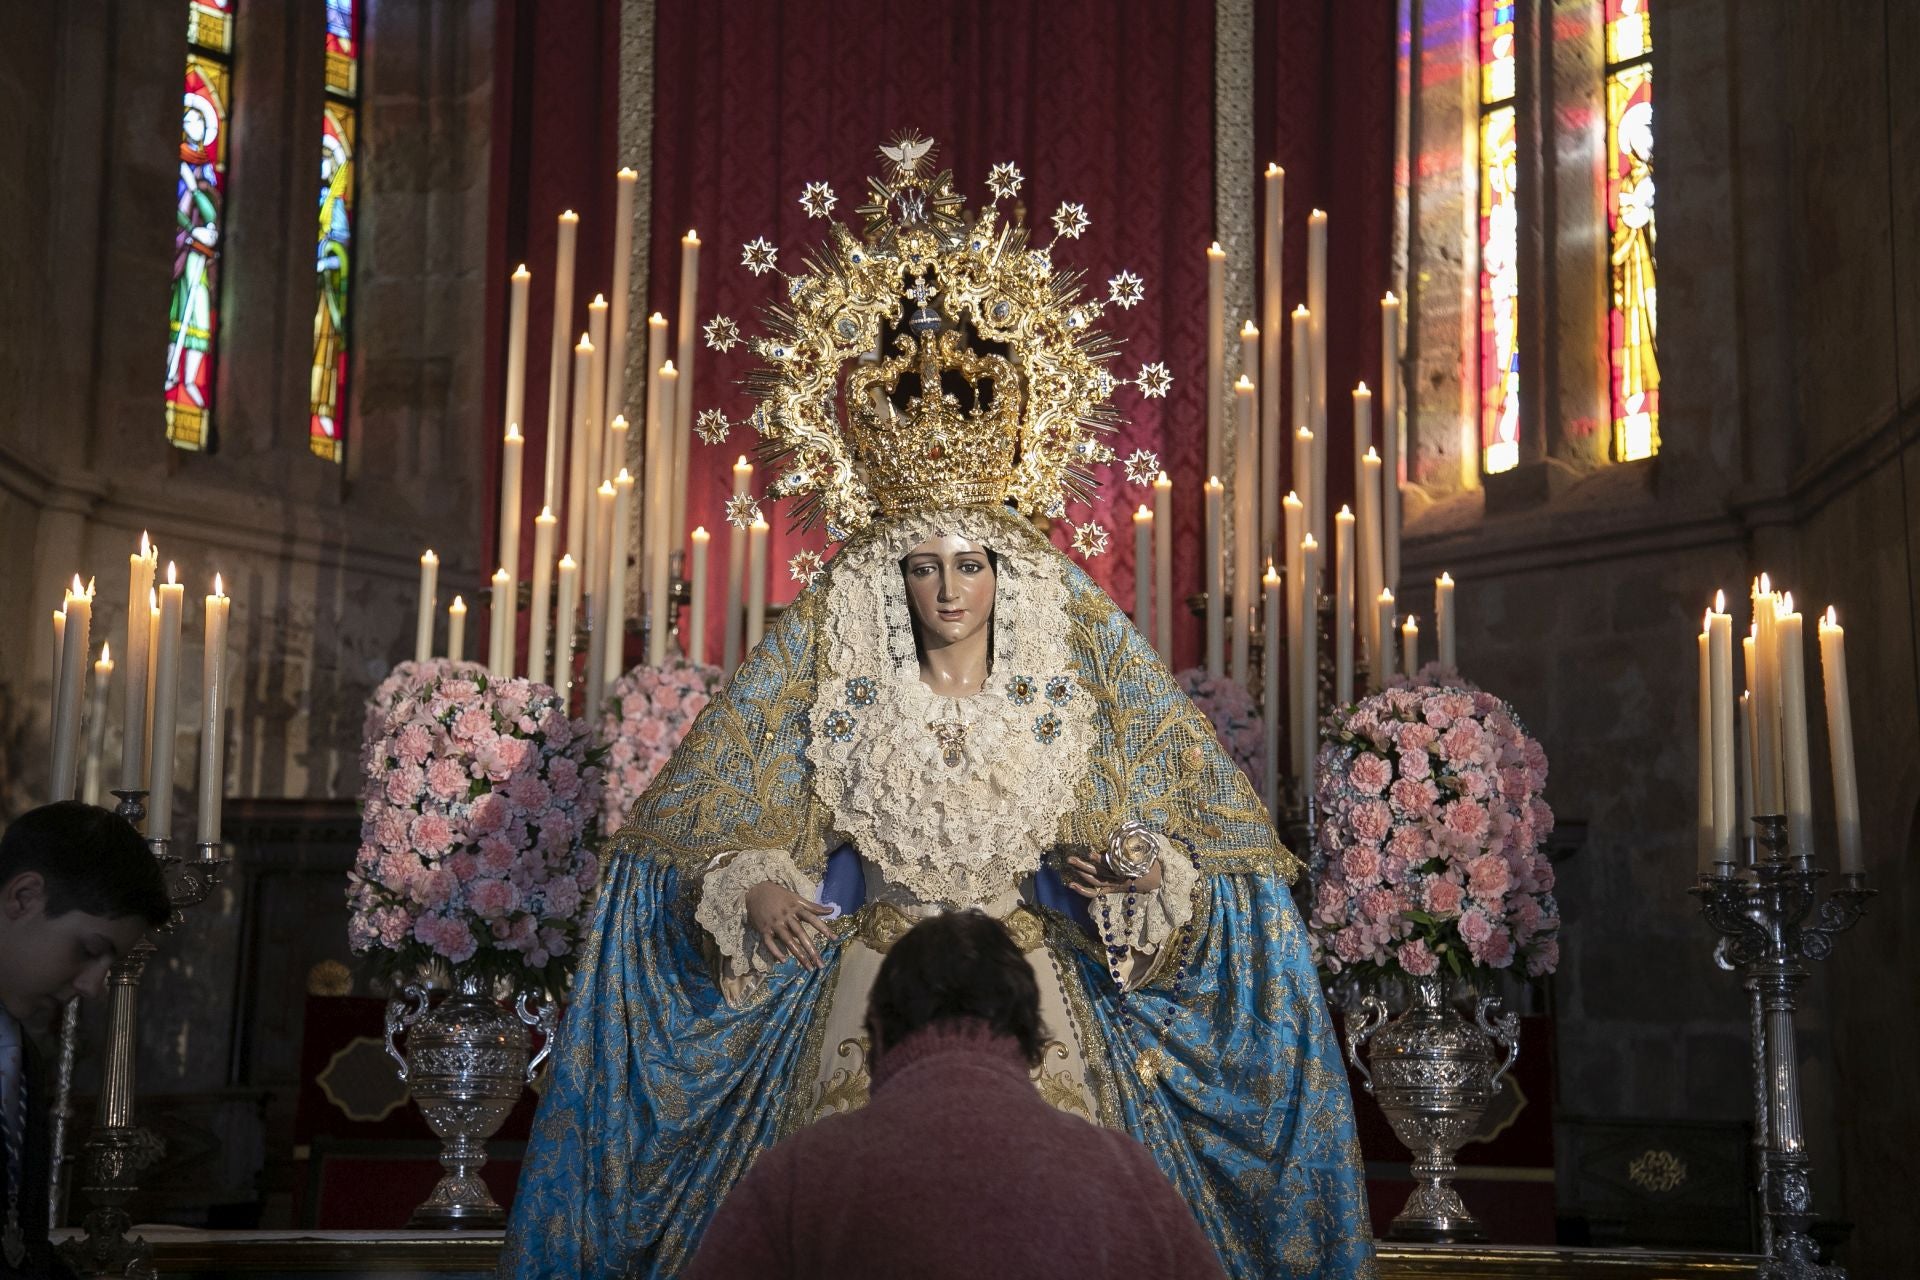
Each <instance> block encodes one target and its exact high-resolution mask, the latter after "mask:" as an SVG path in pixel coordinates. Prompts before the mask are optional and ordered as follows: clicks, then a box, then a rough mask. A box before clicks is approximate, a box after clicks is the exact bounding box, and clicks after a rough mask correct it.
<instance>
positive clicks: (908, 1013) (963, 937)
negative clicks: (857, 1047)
mask: <svg viewBox="0 0 1920 1280" xmlns="http://www.w3.org/2000/svg"><path fill="white" fill-rule="evenodd" d="M867 1014H868V1018H869V1019H870V1020H871V1023H872V1027H873V1030H874V1032H875V1033H877V1035H878V1038H879V1040H880V1043H881V1046H882V1048H881V1051H882V1052H883V1053H884V1052H885V1048H886V1046H889V1045H897V1044H899V1043H900V1042H901V1041H902V1040H904V1039H906V1038H907V1037H908V1036H910V1035H912V1034H913V1033H914V1032H916V1031H918V1030H920V1028H922V1027H924V1026H927V1025H928V1024H930V1023H934V1022H939V1021H940V1020H942V1019H944V1018H974V1019H978V1020H979V1021H981V1022H984V1023H986V1024H987V1026H988V1027H990V1028H991V1029H992V1030H994V1031H996V1032H998V1033H999V1034H1001V1035H1006V1036H1012V1037H1013V1038H1014V1039H1015V1040H1017V1041H1018V1042H1019V1043H1020V1053H1021V1055H1022V1056H1023V1057H1025V1058H1026V1060H1027V1062H1028V1063H1029V1064H1031V1065H1033V1066H1038V1065H1039V1064H1040V1057H1041V1054H1042V1052H1043V1050H1044V1047H1045V1038H1044V1037H1045V1032H1044V1030H1043V1028H1042V1027H1041V1025H1040V987H1039V984H1038V983H1036V982H1035V981H1034V979H1033V969H1032V967H1031V966H1029V965H1028V964H1027V960H1026V957H1025V956H1023V955H1021V954H1020V948H1018V947H1016V946H1015V945H1014V944H1013V939H1012V937H1010V936H1009V935H1008V933H1007V930H1006V927H1005V926H1004V925H1002V924H1001V923H1000V922H999V921H998V920H995V919H994V918H993V917H991V916H989V915H986V914H985V913H984V912H980V911H953V912H948V913H946V914H944V915H937V916H930V917H928V918H927V919H925V920H922V921H921V922H920V923H919V924H916V925H915V926H913V928H911V929H909V930H907V932H906V934H905V935H904V936H903V937H901V939H900V940H899V941H898V942H896V943H894V944H893V949H892V950H891V951H889V952H887V958H886V959H885V960H884V961H882V962H881V965H880V972H879V974H878V975H877V976H876V977H875V978H874V980H873V992H872V994H871V995H870V996H869V997H868V1002H867Z"/></svg>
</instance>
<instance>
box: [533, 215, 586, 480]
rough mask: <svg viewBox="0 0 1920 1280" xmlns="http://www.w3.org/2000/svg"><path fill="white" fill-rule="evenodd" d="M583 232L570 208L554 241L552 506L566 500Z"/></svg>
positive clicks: (549, 420) (549, 439) (549, 445)
mask: <svg viewBox="0 0 1920 1280" xmlns="http://www.w3.org/2000/svg"><path fill="white" fill-rule="evenodd" d="M579 231H580V215H579V214H577V213H575V212H574V211H573V210H571V209H569V210H567V211H566V212H565V213H563V214H561V215H560V222H559V230H558V232H557V233H556V237H555V241H554V267H553V343H552V346H551V347H550V348H549V349H548V352H547V474H546V485H545V491H544V493H543V494H542V496H541V502H542V503H543V504H544V505H546V506H549V507H556V506H559V505H560V504H561V502H562V501H563V500H564V491H562V490H560V489H559V488H558V487H557V486H558V485H559V484H560V483H561V478H562V477H561V461H562V459H563V457H564V456H565V455H564V454H563V453H562V452H561V450H562V448H563V446H564V444H565V440H566V435H567V335H568V334H570V333H571V332H573V257H574V241H575V239H576V238H577V236H578V234H579Z"/></svg>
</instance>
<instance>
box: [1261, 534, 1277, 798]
mask: <svg viewBox="0 0 1920 1280" xmlns="http://www.w3.org/2000/svg"><path fill="white" fill-rule="evenodd" d="M1260 589H1261V594H1262V595H1263V596H1264V598H1265V604H1266V618H1265V621H1266V644H1265V647H1264V648H1263V649H1262V650H1261V654H1260V674H1261V684H1262V686H1263V687H1262V689H1261V699H1260V704H1261V711H1260V718H1261V722H1262V723H1261V727H1262V729H1263V730H1264V731H1265V735H1266V748H1267V769H1266V775H1265V776H1264V777H1262V778H1261V779H1260V786H1261V789H1262V792H1263V796H1262V798H1263V799H1265V800H1266V802H1267V807H1268V808H1269V809H1270V810H1271V809H1273V808H1275V807H1277V806H1278V805H1279V803H1280V575H1279V574H1277V573H1275V572H1274V571H1273V562H1272V561H1271V560H1269V561H1268V562H1267V571H1266V572H1265V573H1263V574H1261V575H1260Z"/></svg>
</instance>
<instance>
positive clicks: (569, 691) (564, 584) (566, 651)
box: [553, 555, 580, 714]
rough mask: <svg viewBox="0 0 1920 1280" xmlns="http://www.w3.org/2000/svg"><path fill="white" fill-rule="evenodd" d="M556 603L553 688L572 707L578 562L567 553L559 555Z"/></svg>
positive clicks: (570, 708) (564, 702)
mask: <svg viewBox="0 0 1920 1280" xmlns="http://www.w3.org/2000/svg"><path fill="white" fill-rule="evenodd" d="M558 593H559V596H560V603H559V604H558V605H557V606H556V607H555V609H554V614H553V689H554V692H555V693H558V694H559V695H560V701H561V704H562V705H563V706H565V707H567V708H568V710H569V714H571V710H572V707H573V621H574V615H575V614H577V613H578V612H579V610H580V565H579V564H578V563H577V562H576V561H575V560H574V558H573V557H572V556H570V555H563V556H561V557H560V567H559V576H558Z"/></svg>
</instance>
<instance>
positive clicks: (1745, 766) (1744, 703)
mask: <svg viewBox="0 0 1920 1280" xmlns="http://www.w3.org/2000/svg"><path fill="white" fill-rule="evenodd" d="M1742 643H1743V644H1744V643H1745V641H1742ZM1752 715H1753V695H1752V694H1751V693H1748V692H1747V691H1745V690H1742V691H1741V693H1740V701H1739V702H1738V703H1737V704H1736V705H1735V707H1734V711H1733V718H1734V725H1735V732H1736V733H1737V734H1738V735H1739V739H1740V741H1739V742H1738V743H1737V744H1736V746H1735V752H1736V758H1735V760H1734V766H1733V767H1734V772H1735V774H1736V775H1737V776H1738V778H1739V780H1740V803H1739V808H1738V810H1737V812H1738V813H1739V822H1738V823H1737V824H1736V825H1735V827H1734V841H1733V847H1734V852H1735V855H1736V856H1735V857H1734V862H1735V864H1736V865H1738V864H1740V863H1743V862H1745V861H1746V860H1747V859H1746V857H1745V855H1744V854H1742V853H1741V852H1740V850H1742V849H1743V848H1744V847H1745V846H1744V845H1743V844H1742V841H1743V840H1744V839H1745V837H1746V835H1747V833H1748V832H1750V831H1751V830H1752V829H1753V825H1752V820H1753V733H1752V730H1751V729H1750V728H1749V727H1748V726H1749V722H1750V721H1751V719H1752Z"/></svg>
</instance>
